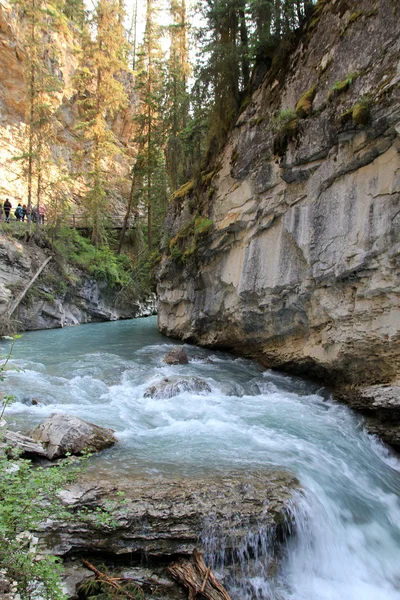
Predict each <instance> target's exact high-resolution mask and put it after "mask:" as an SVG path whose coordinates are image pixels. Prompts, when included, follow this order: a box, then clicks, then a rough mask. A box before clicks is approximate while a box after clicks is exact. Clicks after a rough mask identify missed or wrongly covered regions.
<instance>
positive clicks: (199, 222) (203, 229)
mask: <svg viewBox="0 0 400 600" xmlns="http://www.w3.org/2000/svg"><path fill="white" fill-rule="evenodd" d="M213 225H214V223H213V221H212V220H211V219H207V218H206V217H197V219H195V221H194V228H193V234H194V237H195V238H197V237H201V236H203V235H207V234H208V233H209V232H210V230H211V228H212V226H213Z"/></svg>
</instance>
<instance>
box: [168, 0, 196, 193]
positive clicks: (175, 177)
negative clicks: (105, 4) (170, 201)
mask: <svg viewBox="0 0 400 600" xmlns="http://www.w3.org/2000/svg"><path fill="white" fill-rule="evenodd" d="M170 17H171V24H170V25H169V37H170V48H169V58H168V61H167V65H166V66H167V73H166V84H165V92H166V98H165V109H164V111H163V114H164V122H165V126H166V131H167V138H168V139H167V144H166V149H165V155H166V166H167V171H168V177H169V184H170V189H171V191H175V190H176V189H177V188H178V187H180V186H181V185H182V184H183V183H184V182H185V181H186V180H187V177H188V167H187V161H186V160H185V147H184V137H183V135H182V133H183V131H184V130H185V128H186V126H187V124H188V116H189V115H188V113H189V94H188V91H187V80H188V76H189V73H190V66H189V58H188V43H187V18H186V3H185V0H170Z"/></svg>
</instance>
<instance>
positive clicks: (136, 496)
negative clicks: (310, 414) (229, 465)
mask: <svg viewBox="0 0 400 600" xmlns="http://www.w3.org/2000/svg"><path fill="white" fill-rule="evenodd" d="M86 477H87V476H86ZM297 489H298V482H297V480H296V478H295V477H294V476H293V475H291V474H290V473H287V472H284V471H263V472H257V473H243V472H241V473H232V474H229V475H226V476H214V477H208V478H202V479H185V480H173V481H166V480H163V479H157V478H152V479H140V480H135V481H133V482H127V483H126V484H124V482H118V484H117V485H116V486H115V487H114V486H113V485H112V484H111V483H110V482H104V483H103V482H101V481H100V482H98V481H93V482H90V481H87V480H86V481H84V482H82V483H80V484H77V485H74V486H71V488H70V489H69V490H68V491H65V492H63V493H62V498H63V502H64V503H65V505H66V506H67V507H69V508H70V509H71V510H73V511H74V513H76V511H77V510H79V509H83V508H84V507H89V508H92V509H93V508H96V507H103V506H105V505H107V502H109V501H110V500H111V501H113V502H115V505H114V507H113V508H112V509H111V515H112V519H111V520H112V523H111V524H110V526H107V525H104V524H103V525H101V524H100V525H99V524H97V525H96V522H94V521H92V520H90V519H88V520H85V521H81V520H79V519H78V518H77V517H76V516H75V517H74V518H73V519H72V521H71V523H57V522H52V521H51V520H48V521H47V522H46V523H45V524H44V525H43V530H42V533H41V535H42V538H43V540H44V542H45V543H46V546H47V548H48V550H50V551H51V552H52V553H54V554H56V555H59V556H65V555H74V554H77V553H82V552H87V553H98V552H106V553H107V554H115V555H124V554H125V555H126V554H137V553H139V554H146V556H150V557H151V556H152V557H160V558H164V559H166V558H168V557H171V556H174V555H177V554H182V555H189V554H191V553H192V552H193V549H194V548H196V547H197V548H199V549H202V548H204V545H203V540H202V536H204V535H207V536H210V535H211V534H212V535H213V536H214V537H215V538H218V539H221V540H223V542H224V547H225V549H226V550H229V549H233V548H238V547H239V546H240V544H241V543H242V542H243V543H245V542H246V539H247V538H248V536H249V534H250V533H251V532H252V531H253V530H254V531H256V532H257V531H260V529H264V530H265V531H269V533H270V534H271V535H272V534H273V533H276V534H279V533H281V534H282V532H283V531H284V530H285V524H287V523H288V521H290V515H289V512H288V506H289V503H290V501H292V500H293V494H294V492H295V490H297ZM118 491H123V492H124V496H123V498H124V503H122V504H121V500H120V499H119V496H118Z"/></svg>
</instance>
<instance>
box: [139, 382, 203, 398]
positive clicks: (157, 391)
mask: <svg viewBox="0 0 400 600" xmlns="http://www.w3.org/2000/svg"><path fill="white" fill-rule="evenodd" d="M182 392H211V388H210V386H209V385H208V383H207V382H206V381H204V380H203V379H200V378H199V377H179V378H178V377H174V378H173V377H171V378H170V377H165V379H163V380H162V381H160V382H158V383H155V384H154V385H152V386H150V387H149V388H147V390H146V391H145V393H144V397H145V398H160V399H161V398H173V397H174V396H177V395H178V394H182Z"/></svg>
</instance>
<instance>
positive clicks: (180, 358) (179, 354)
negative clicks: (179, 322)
mask: <svg viewBox="0 0 400 600" xmlns="http://www.w3.org/2000/svg"><path fill="white" fill-rule="evenodd" d="M164 362H165V363H167V365H187V364H188V362H189V359H188V356H187V354H186V352H185V350H184V349H183V348H182V346H177V347H176V348H172V350H171V351H170V352H168V354H167V356H166V357H165V358H164Z"/></svg>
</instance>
